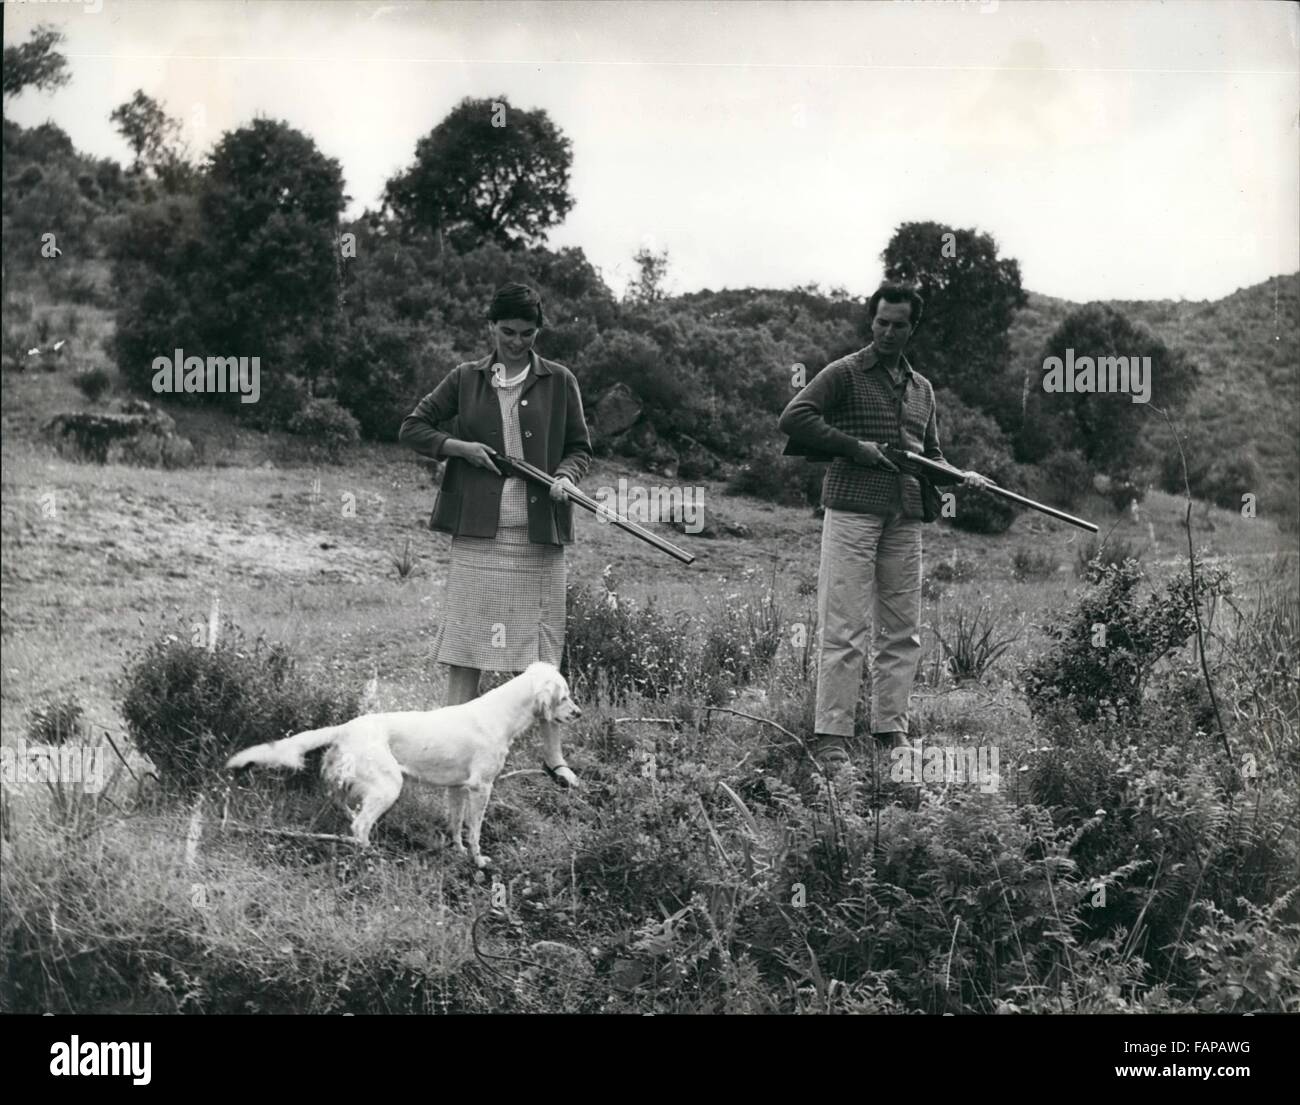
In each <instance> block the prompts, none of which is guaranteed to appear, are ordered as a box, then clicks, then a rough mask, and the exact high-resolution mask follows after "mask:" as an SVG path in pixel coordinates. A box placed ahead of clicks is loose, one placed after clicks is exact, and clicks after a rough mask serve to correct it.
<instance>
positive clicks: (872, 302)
mask: <svg viewBox="0 0 1300 1105" xmlns="http://www.w3.org/2000/svg"><path fill="white" fill-rule="evenodd" d="M882 299H883V300H884V301H885V302H886V303H910V304H911V305H912V307H911V313H910V314H909V315H908V318H909V320H910V321H911V323H912V329H913V330H915V329H916V328H917V327H918V326H919V325H920V324H921V315H922V314H924V312H925V300H924V299H922V298H921V293H920V292H918V291H917V290H916V289H915V288H913V287H910V286H909V285H907V284H895V283H893V282H892V281H891V282H887V283H884V284H881V285H880V287H879V288H877V289H876V291H875V294H874V295H872V297H871V298H870V299H868V300H867V325H868V326H870V325H871V324H872V323H873V322H875V321H876V308H877V307H879V306H880V301H881V300H882Z"/></svg>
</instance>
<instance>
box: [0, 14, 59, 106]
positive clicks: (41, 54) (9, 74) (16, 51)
mask: <svg viewBox="0 0 1300 1105" xmlns="http://www.w3.org/2000/svg"><path fill="white" fill-rule="evenodd" d="M63 40H64V36H63V32H62V31H60V30H57V29H56V28H54V27H51V26H49V25H48V24H44V23H42V24H41V25H40V26H38V27H36V28H35V29H34V30H33V31H32V36H31V38H29V39H28V40H27V41H26V42H24V43H23V44H22V45H21V46H6V47H5V64H4V97H5V99H8V98H9V97H10V96H17V95H18V94H19V93H20V92H22V91H23V89H25V88H39V89H41V90H43V91H49V90H53V89H55V88H60V87H62V86H63V85H65V84H67V83H68V81H70V80H71V79H72V74H71V73H69V72H68V59H67V58H65V57H64V56H63V55H62V54H60V53H58V51H56V50H55V49H54V48H55V47H56V46H57V45H59V43H61V42H62V41H63Z"/></svg>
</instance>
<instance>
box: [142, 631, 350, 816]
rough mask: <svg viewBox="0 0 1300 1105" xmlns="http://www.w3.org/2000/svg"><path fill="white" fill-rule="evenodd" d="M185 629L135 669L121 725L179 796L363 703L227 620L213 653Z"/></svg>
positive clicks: (153, 648)
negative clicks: (251, 753)
mask: <svg viewBox="0 0 1300 1105" xmlns="http://www.w3.org/2000/svg"><path fill="white" fill-rule="evenodd" d="M201 637H202V633H201V631H200V630H199V629H198V627H195V628H194V629H193V630H191V629H189V628H185V627H181V632H180V633H168V634H166V635H165V636H162V637H160V638H159V639H157V640H155V641H154V642H153V643H152V644H151V645H149V646H148V647H147V648H146V649H145V650H144V651H143V652H142V653H141V654H140V655H138V656H136V657H135V658H134V659H133V660H131V661H129V662H128V665H127V668H126V670H125V673H124V676H123V684H124V690H123V697H122V703H121V710H122V717H123V718H124V719H125V720H126V723H127V728H128V731H129V732H130V734H131V737H132V739H133V740H134V741H135V744H136V747H137V748H139V750H140V751H141V752H142V753H144V754H145V755H146V756H148V757H149V758H150V759H151V760H152V761H153V763H154V766H155V767H156V768H157V770H158V775H159V778H160V780H161V782H162V785H163V787H164V788H166V789H167V790H169V791H171V792H174V793H187V792H191V791H193V790H195V789H196V788H198V787H201V786H203V785H204V784H205V783H206V782H208V781H210V780H211V779H212V778H213V777H214V776H215V774H216V773H218V772H220V770H221V768H222V766H223V765H224V763H225V761H226V760H227V759H228V758H229V757H230V756H231V755H233V754H234V753H235V752H237V751H238V750H239V749H241V748H244V747H247V746H248V745H252V744H261V743H263V742H265V741H272V740H278V739H280V738H281V737H284V736H288V735H290V734H293V733H297V732H300V731H302V730H306V729H315V728H319V727H320V726H322V725H328V724H331V723H338V722H342V721H346V720H347V719H348V718H350V717H353V716H355V715H356V713H357V708H358V705H359V696H358V695H357V694H355V693H349V692H345V691H341V690H338V689H337V688H336V687H335V686H333V685H331V684H324V683H323V684H320V685H317V684H316V683H314V682H312V681H310V680H308V679H306V678H304V677H303V676H302V675H300V674H299V673H298V671H297V670H296V664H295V661H294V659H293V657H292V656H291V655H290V654H289V651H288V650H287V649H286V648H285V647H284V646H283V645H280V644H275V643H270V642H267V641H266V640H265V639H264V638H263V637H260V636H259V637H258V638H257V639H256V641H254V643H253V644H252V645H248V644H247V643H246V642H245V638H244V635H243V633H242V631H240V629H239V628H238V627H237V626H235V625H234V624H233V623H230V622H226V623H224V627H223V629H222V631H221V632H220V634H219V636H218V640H217V644H216V647H215V648H206V647H202V646H201V645H196V644H195V643H194V640H195V639H196V638H197V639H201Z"/></svg>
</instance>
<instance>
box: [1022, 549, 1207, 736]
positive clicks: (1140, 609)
mask: <svg viewBox="0 0 1300 1105" xmlns="http://www.w3.org/2000/svg"><path fill="white" fill-rule="evenodd" d="M1142 579H1143V575H1142V571H1141V569H1140V568H1139V566H1138V564H1137V562H1136V561H1133V560H1126V561H1125V562H1124V563H1122V564H1119V565H1115V566H1105V567H1101V568H1100V569H1099V573H1098V581H1097V583H1095V584H1094V585H1093V586H1092V587H1091V588H1090V589H1089V590H1088V591H1087V592H1086V593H1085V594H1084V595H1083V596H1082V597H1081V598H1080V599H1079V601H1078V603H1077V605H1076V606H1075V608H1074V610H1073V611H1071V612H1070V613H1069V614H1068V615H1067V616H1066V617H1065V618H1064V619H1063V620H1061V621H1058V622H1056V623H1054V624H1049V625H1048V626H1046V627H1045V628H1046V631H1047V633H1048V635H1049V636H1050V637H1051V638H1052V639H1053V642H1054V643H1053V645H1052V647H1051V649H1050V650H1049V651H1048V652H1047V653H1045V654H1044V655H1042V656H1041V657H1039V658H1038V659H1037V660H1035V661H1034V662H1033V663H1032V664H1030V665H1029V667H1028V668H1027V669H1026V671H1025V675H1026V688H1025V689H1026V694H1027V696H1028V698H1029V706H1030V709H1031V710H1032V711H1034V712H1035V713H1039V714H1041V713H1044V712H1048V711H1049V710H1050V708H1051V707H1053V706H1056V705H1062V706H1064V707H1066V708H1067V709H1068V710H1070V711H1072V712H1073V713H1074V714H1075V715H1077V716H1078V717H1079V718H1080V719H1082V720H1084V721H1092V720H1095V719H1097V718H1099V717H1108V718H1113V719H1117V720H1132V719H1133V718H1135V717H1136V716H1137V715H1138V714H1139V713H1140V711H1141V707H1142V695H1143V691H1144V689H1145V688H1146V684H1147V680H1148V678H1149V677H1150V675H1151V672H1152V669H1153V668H1154V667H1155V665H1156V664H1157V663H1158V662H1159V661H1160V660H1162V659H1164V658H1165V657H1166V656H1168V655H1169V654H1170V653H1171V652H1173V651H1174V650H1176V649H1179V648H1181V647H1182V646H1183V645H1185V644H1186V643H1187V640H1188V638H1189V637H1190V636H1191V635H1192V633H1193V632H1194V630H1195V624H1196V623H1195V614H1194V610H1195V608H1194V607H1193V604H1192V587H1191V580H1190V577H1189V575H1187V574H1182V575H1179V576H1176V577H1175V578H1174V579H1173V580H1172V581H1171V582H1169V583H1168V584H1166V585H1165V587H1164V589H1163V592H1162V593H1159V594H1153V595H1150V596H1149V597H1148V598H1147V599H1146V600H1145V601H1139V599H1138V584H1139V582H1140V581H1141V580H1142ZM1197 582H1198V584H1199V588H1200V599H1201V601H1204V599H1205V598H1206V597H1208V596H1216V595H1219V594H1221V593H1224V592H1225V591H1226V590H1227V576H1226V574H1225V573H1224V572H1223V571H1222V570H1220V569H1213V570H1210V571H1206V570H1205V569H1204V568H1202V569H1200V571H1198V573H1197ZM1202 618H1204V615H1202Z"/></svg>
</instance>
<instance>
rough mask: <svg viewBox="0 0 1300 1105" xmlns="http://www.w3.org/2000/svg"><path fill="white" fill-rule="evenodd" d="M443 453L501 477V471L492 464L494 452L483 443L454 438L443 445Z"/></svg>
mask: <svg viewBox="0 0 1300 1105" xmlns="http://www.w3.org/2000/svg"><path fill="white" fill-rule="evenodd" d="M442 452H443V455H444V456H448V457H460V459H461V460H466V461H469V463H470V464H472V465H474V467H475V468H486V469H487V470H488V471H489V472H495V473H496V474H497V475H498V476H499V475H501V470H500V469H499V468H498V467H497V466H496V465H495V464H493V463H492V450H491V449H489V448H488V447H487V446H486V445H484V444H483V443H482V442H481V441H461V440H460V439H459V438H454V437H453V438H451V439H449V440H448V441H446V442H444V443H443V446H442Z"/></svg>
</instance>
